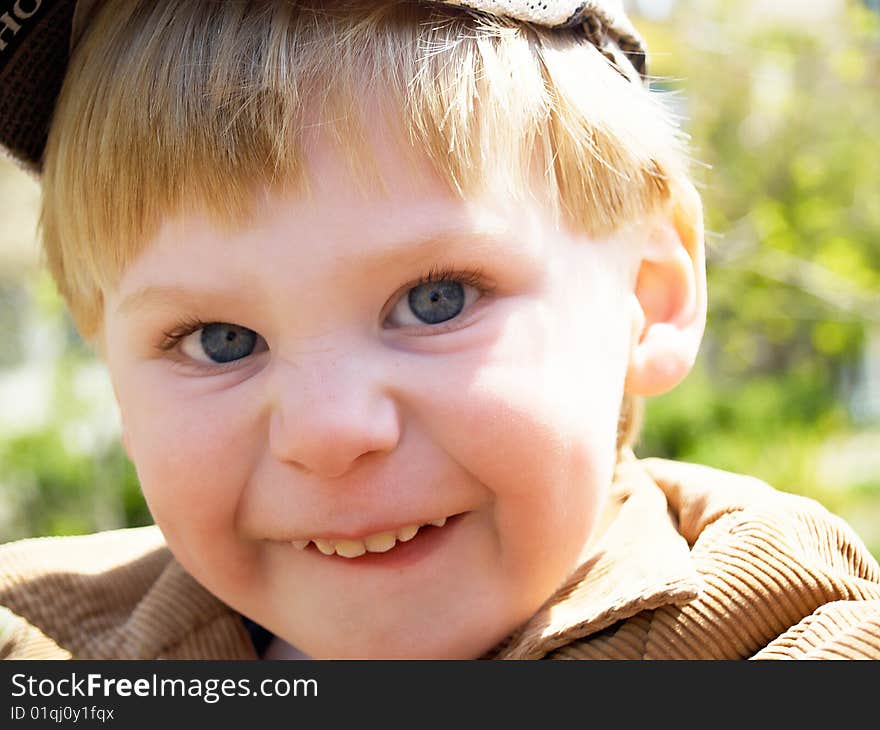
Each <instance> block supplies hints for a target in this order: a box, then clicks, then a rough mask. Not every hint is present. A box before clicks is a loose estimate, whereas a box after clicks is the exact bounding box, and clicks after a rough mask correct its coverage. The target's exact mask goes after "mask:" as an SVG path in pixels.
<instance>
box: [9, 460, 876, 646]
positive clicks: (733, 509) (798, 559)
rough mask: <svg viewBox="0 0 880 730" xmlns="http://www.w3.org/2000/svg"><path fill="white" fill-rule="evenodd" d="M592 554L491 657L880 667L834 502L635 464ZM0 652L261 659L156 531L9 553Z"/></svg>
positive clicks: (678, 467) (734, 478) (871, 576)
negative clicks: (864, 663)
mask: <svg viewBox="0 0 880 730" xmlns="http://www.w3.org/2000/svg"><path fill="white" fill-rule="evenodd" d="M612 499H613V500H614V503H615V506H616V507H617V510H616V512H615V516H614V518H613V519H612V520H611V521H610V522H609V524H608V525H607V526H606V527H605V528H604V530H603V531H602V533H601V535H600V537H599V538H598V539H597V540H596V541H595V542H594V544H593V545H592V547H591V549H590V551H589V552H588V553H587V555H588V557H587V558H586V560H585V561H584V562H582V563H581V565H580V566H579V567H578V568H577V569H576V570H575V571H574V572H573V573H572V574H571V575H570V576H569V578H568V579H567V580H566V581H565V583H564V584H563V585H562V586H561V587H560V588H559V589H558V590H557V591H556V593H555V594H554V595H553V596H552V597H551V598H550V599H548V601H547V602H546V603H545V604H544V605H543V606H542V607H541V608H540V609H539V610H538V611H537V612H536V613H535V615H534V616H532V617H531V618H530V619H529V620H528V621H527V622H526V623H525V624H524V625H522V626H520V627H519V628H518V629H517V630H516V631H514V632H513V633H512V634H511V635H510V636H509V637H507V639H506V640H505V641H503V642H502V643H501V644H499V645H498V646H496V647H495V648H494V649H492V650H491V651H490V652H488V653H487V654H485V655H484V657H483V658H486V659H747V658H751V659H880V566H878V564H877V561H876V560H875V559H874V558H873V557H872V556H871V554H870V553H869V552H868V550H867V549H866V548H865V545H864V544H863V542H862V541H861V539H860V538H859V537H858V536H857V535H856V534H855V533H854V532H853V530H852V529H851V528H850V527H849V526H848V525H847V524H846V523H845V522H844V521H843V520H841V519H840V518H839V517H836V516H835V515H833V514H831V513H830V512H828V510H826V509H825V508H824V507H823V506H821V505H820V504H819V503H818V502H816V501H814V500H811V499H807V498H804V497H800V496H796V495H793V494H788V493H785V492H782V491H777V490H775V489H773V488H771V487H769V486H768V485H766V484H764V483H763V482H760V481H758V480H757V479H754V478H751V477H746V476H741V475H736V474H731V473H728V472H722V471H718V470H716V469H711V468H709V467H704V466H697V465H692V464H685V463H681V462H672V461H664V460H658V459H645V460H635V459H630V460H626V461H624V462H622V463H621V464H620V465H619V466H618V469H617V474H616V477H615V481H614V485H613V490H612ZM0 606H2V608H0V657H2V658H6V659H257V658H259V653H258V650H257V648H256V646H255V643H254V640H253V638H252V635H253V634H252V632H249V631H248V628H247V625H246V621H245V620H244V619H243V618H242V617H241V616H240V615H239V614H237V613H236V612H235V611H233V610H232V609H231V608H229V607H228V606H226V605H225V604H224V603H223V602H222V601H220V600H219V599H218V598H216V597H215V596H213V595H212V594H211V593H209V592H208V591H207V590H206V589H204V588H203V587H202V586H201V585H200V584H199V583H197V582H196V581H195V579H193V578H192V577H191V576H190V575H189V574H188V573H187V572H186V571H185V570H184V569H183V568H182V567H181V565H180V564H179V563H178V562H177V561H176V560H175V558H174V557H173V555H172V554H171V553H170V551H169V550H168V548H167V547H166V546H165V544H164V541H163V538H162V534H161V532H159V530H158V528H157V527H155V526H153V527H143V528H134V529H128V530H115V531H109V532H102V533H96V534H94V535H86V536H76V537H49V538H35V539H29V540H21V541H18V542H13V543H8V544H6V545H4V546H2V547H0Z"/></svg>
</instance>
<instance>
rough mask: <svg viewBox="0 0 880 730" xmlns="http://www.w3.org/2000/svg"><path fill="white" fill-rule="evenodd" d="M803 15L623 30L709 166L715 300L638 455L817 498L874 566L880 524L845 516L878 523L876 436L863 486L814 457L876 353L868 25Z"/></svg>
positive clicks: (875, 89) (839, 422)
mask: <svg viewBox="0 0 880 730" xmlns="http://www.w3.org/2000/svg"><path fill="white" fill-rule="evenodd" d="M810 5H811V6H810V7H807V6H806V5H805V4H804V3H797V4H792V3H780V4H779V5H778V6H774V8H771V9H768V6H767V4H765V3H757V2H745V1H744V2H737V3H729V2H723V1H722V0H703V1H702V2H700V3H698V4H692V3H687V4H684V3H679V4H676V5H675V6H672V5H671V4H668V3H667V7H666V10H667V11H668V12H667V13H666V14H665V15H664V17H662V19H661V18H658V17H657V16H656V14H653V15H652V17H642V18H639V17H638V16H636V25H637V26H638V27H640V28H642V29H643V32H645V35H646V37H647V39H648V44H649V47H650V48H651V50H652V52H653V54H652V58H653V60H654V62H653V67H652V71H653V73H654V74H656V75H657V77H658V78H657V79H656V80H655V82H654V87H655V88H656V89H658V91H660V92H668V93H667V96H668V100H669V102H670V103H671V104H672V105H673V108H674V109H675V110H676V111H677V113H679V114H680V115H682V116H683V117H684V118H685V127H686V129H687V130H688V132H689V133H690V135H691V144H692V149H693V153H694V155H695V157H696V158H697V159H698V160H699V161H701V162H702V163H705V167H702V168H699V167H698V169H699V170H700V171H701V172H700V174H699V178H700V179H701V180H702V184H701V192H702V194H703V196H704V203H705V210H706V224H707V229H708V231H709V232H708V234H707V246H708V276H709V291H710V302H709V317H708V323H707V334H706V339H705V342H704V346H703V350H702V353H701V355H700V358H699V360H698V363H697V367H696V369H695V372H694V373H693V374H692V375H691V376H690V377H689V378H688V379H687V380H686V381H685V383H683V384H682V385H681V386H680V387H679V388H678V389H676V390H675V391H673V392H672V393H670V394H668V395H665V396H662V397H660V398H657V399H655V400H654V401H652V402H651V403H650V404H649V405H648V411H647V422H646V428H645V431H644V434H643V438H642V441H641V445H640V448H639V449H638V451H639V453H640V454H642V455H648V454H656V455H662V456H668V457H671V458H680V459H690V460H695V461H701V462H704V463H709V464H712V465H715V466H718V467H721V468H729V469H735V470H738V471H745V472H748V473H753V474H756V475H757V476H760V477H762V478H765V479H767V480H768V481H770V482H771V483H774V484H775V485H776V486H778V487H780V488H782V489H786V490H788V491H796V492H800V493H805V494H808V495H810V496H814V497H817V498H819V499H821V500H822V501H823V502H825V503H826V504H827V505H828V506H830V507H831V508H832V509H835V510H838V511H841V512H844V513H847V514H846V516H847V517H849V518H850V519H851V521H853V522H854V523H856V524H857V527H858V526H861V527H864V532H867V533H870V534H866V535H865V537H866V539H867V540H868V542H869V544H870V547H871V548H872V549H873V551H874V552H875V554H878V555H880V526H878V524H877V522H876V521H875V520H874V519H873V517H872V519H871V521H870V523H867V524H864V525H863V524H862V523H861V522H860V520H859V519H858V517H859V514H858V513H859V512H864V513H865V514H869V513H870V514H872V515H874V514H877V513H878V512H880V507H878V505H880V462H878V461H877V456H876V455H875V454H876V453H878V452H880V435H877V440H876V442H875V443H876V446H875V448H874V449H865V448H861V449H860V450H859V452H858V453H857V455H856V456H855V457H853V458H860V459H867V460H870V461H871V464H873V465H874V466H875V467H876V468H875V469H873V471H871V470H866V469H848V468H843V467H844V466H845V464H844V462H843V461H842V460H839V459H838V460H837V461H836V462H835V460H834V458H833V454H831V455H829V453H828V451H827V449H826V448H825V445H826V444H827V443H829V439H830V438H831V435H832V434H836V435H840V434H843V433H851V432H854V431H855V430H857V429H874V428H875V427H876V425H877V419H878V416H880V412H878V405H880V404H878V403H877V402H876V400H872V401H870V402H869V401H866V400H865V398H866V396H865V394H866V393H867V392H869V390H868V386H869V385H870V386H871V387H873V389H874V390H873V391H870V392H874V393H876V388H877V387H878V385H880V383H876V382H873V381H872V382H870V383H869V382H868V380H869V379H871V378H872V377H874V378H876V377H877V376H876V375H874V376H872V375H871V369H872V368H873V369H874V370H875V371H876V369H877V362H876V361H874V360H872V358H876V357H877V355H876V353H875V354H873V355H872V354H871V353H872V343H874V344H875V343H876V342H877V341H878V338H880V196H878V194H877V193H878V189H880V179H878V170H880V136H878V135H877V128H878V127H877V121H876V116H877V113H878V110H880V76H878V72H880V18H878V16H877V14H876V13H874V12H872V11H871V10H870V9H869V8H868V7H866V6H864V5H862V4H860V3H850V4H846V3H844V2H834V1H830V2H824V3H822V2H820V3H816V4H810ZM770 10H772V12H770ZM873 350H874V351H876V347H875V346H874V347H873ZM874 433H875V434H876V432H874ZM833 443H834V444H835V446H834V448H835V449H840V448H841V445H842V444H844V443H845V442H841V441H840V440H839V439H836V440H834V441H833ZM850 456H852V455H850ZM835 463H836V465H837V467H838V468H835ZM847 471H851V472H852V473H854V474H858V477H857V478H856V480H855V481H853V480H852V479H850V477H849V475H848V474H847V473H846V472H847ZM866 471H867V474H866ZM855 494H859V495H861V497H860V498H859V499H857V500H854V495H855ZM862 498H864V499H862ZM864 500H868V501H869V502H870V504H868V502H865V501H864ZM866 505H867V506H866ZM863 508H864V509H863Z"/></svg>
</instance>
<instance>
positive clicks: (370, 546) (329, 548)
mask: <svg viewBox="0 0 880 730" xmlns="http://www.w3.org/2000/svg"><path fill="white" fill-rule="evenodd" d="M427 524H429V525H434V527H443V525H445V524H446V518H445V517H440V518H439V519H436V520H432V521H431V522H428V523H427ZM422 527H424V525H405V526H404V527H399V528H397V529H396V530H388V531H387V532H377V533H376V534H375V535H367V536H366V537H364V538H362V539H354V540H328V539H325V538H322V537H316V538H315V539H313V540H292V541H291V544H292V545H293V546H294V547H295V548H297V549H299V550H305V549H306V547H307V546H308V544H309V543H310V542H313V543H315V547H316V548H318V550H320V551H321V552H322V553H324V555H333V554H334V553H335V554H336V555H341V556H342V557H343V558H357V557H359V556H361V555H363V554H364V553H368V552H369V553H385V552H388V551H389V550H390V549H391V548H393V547H394V546H395V545H396V544H397V542H398V541H400V542H408V541H409V540H412V539H413V538H414V537H415V536H416V533H417V532H418V531H419V529H421V528H422Z"/></svg>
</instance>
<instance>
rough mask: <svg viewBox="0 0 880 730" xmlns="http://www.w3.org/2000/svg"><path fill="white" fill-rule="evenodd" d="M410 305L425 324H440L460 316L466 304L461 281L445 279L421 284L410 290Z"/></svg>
mask: <svg viewBox="0 0 880 730" xmlns="http://www.w3.org/2000/svg"><path fill="white" fill-rule="evenodd" d="M407 299H408V301H409V307H410V310H411V311H412V313H413V314H415V315H416V317H418V318H419V319H420V320H421V321H422V322H424V323H425V324H439V323H440V322H445V321H447V320H449V319H452V318H453V317H456V316H458V314H459V313H460V312H461V310H462V309H464V304H465V292H464V287H463V286H462V285H461V283H460V282H457V281H451V280H449V279H444V280H441V281H429V282H427V283H425V284H419V286H415V287H413V288H412V289H410V290H409V296H408V297H407Z"/></svg>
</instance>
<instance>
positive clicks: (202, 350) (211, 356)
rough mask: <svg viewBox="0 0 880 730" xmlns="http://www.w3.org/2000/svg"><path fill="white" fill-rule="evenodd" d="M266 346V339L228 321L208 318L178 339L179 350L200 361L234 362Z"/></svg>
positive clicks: (260, 350)
mask: <svg viewBox="0 0 880 730" xmlns="http://www.w3.org/2000/svg"><path fill="white" fill-rule="evenodd" d="M265 349H266V343H265V340H263V338H262V337H260V335H258V334H257V333H256V332H254V331H253V330H251V329H248V328H247V327H242V326H241V325H237V324H231V323H229V322H211V323H210V324H206V325H204V326H202V327H200V328H199V329H197V330H195V331H193V332H191V333H190V334H188V335H186V336H185V337H183V338H181V340H180V350H181V352H183V354H184V355H186V356H187V357H189V358H191V359H193V360H195V361H196V362H201V363H217V364H223V363H228V362H233V361H235V360H241V359H242V358H245V357H247V356H248V355H252V354H254V352H262V351H263V350H265Z"/></svg>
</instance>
